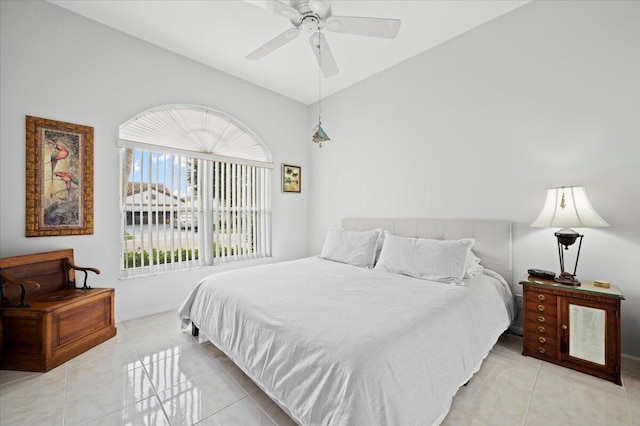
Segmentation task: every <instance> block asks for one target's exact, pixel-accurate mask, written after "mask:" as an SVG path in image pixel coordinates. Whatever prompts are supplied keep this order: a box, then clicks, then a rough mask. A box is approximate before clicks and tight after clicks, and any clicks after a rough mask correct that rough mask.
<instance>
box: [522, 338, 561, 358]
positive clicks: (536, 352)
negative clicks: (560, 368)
mask: <svg viewBox="0 0 640 426" xmlns="http://www.w3.org/2000/svg"><path fill="white" fill-rule="evenodd" d="M524 346H525V352H526V355H529V356H533V357H536V358H543V359H551V360H556V359H558V348H557V346H549V345H540V344H538V343H537V342H527V343H525V344H524Z"/></svg>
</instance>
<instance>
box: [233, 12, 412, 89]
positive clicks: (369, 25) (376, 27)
mask: <svg viewBox="0 0 640 426" xmlns="http://www.w3.org/2000/svg"><path fill="white" fill-rule="evenodd" d="M245 1H247V2H248V3H251V4H254V5H256V6H260V7H262V8H264V9H267V10H270V11H271V12H273V13H276V14H278V15H281V16H284V17H286V18H289V20H290V21H291V23H292V24H293V26H294V28H289V29H288V30H286V31H285V32H283V33H282V34H280V35H278V36H276V37H275V38H274V39H273V40H271V41H268V42H267V43H265V44H264V45H262V46H260V47H259V48H257V49H256V50H254V51H253V52H251V53H249V54H248V55H247V59H251V60H258V59H261V58H263V57H265V56H267V55H268V54H269V53H271V52H273V51H274V50H276V49H278V48H280V47H282V46H284V45H285V44H287V43H289V42H290V41H291V40H293V39H295V38H296V37H298V36H299V35H300V33H301V32H302V31H304V32H306V33H309V34H311V37H310V40H309V41H310V43H311V49H312V50H313V53H314V54H315V56H316V60H317V61H318V63H319V64H320V69H321V71H322V75H324V77H325V78H328V77H331V76H333V75H336V74H337V73H338V65H337V64H336V61H335V58H334V57H333V54H332V53H331V49H330V48H329V45H328V43H327V39H326V37H325V36H324V34H322V33H321V32H320V31H321V30H323V29H327V30H328V31H332V32H336V33H345V34H354V35H362V36H369V37H383V38H395V37H396V35H398V31H399V30H400V22H401V21H400V20H399V19H385V18H365V17H361V16H335V15H332V13H331V0H289V1H288V3H287V2H284V1H278V0H262V1H255V0H245ZM320 51H322V60H320Z"/></svg>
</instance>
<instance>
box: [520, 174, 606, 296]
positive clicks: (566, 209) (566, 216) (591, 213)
mask: <svg viewBox="0 0 640 426" xmlns="http://www.w3.org/2000/svg"><path fill="white" fill-rule="evenodd" d="M531 226H532V227H534V228H556V227H559V228H562V229H560V230H558V231H557V232H556V233H555V234H554V235H555V236H556V238H557V240H558V256H559V257H560V275H559V276H558V277H556V278H554V281H556V282H558V283H560V284H566V285H572V286H579V285H580V281H578V280H577V279H576V270H577V269H578V259H579V258H580V248H581V247H582V238H583V237H584V235H580V234H579V233H577V232H576V231H574V230H573V229H571V228H572V227H576V228H599V227H605V226H609V224H608V223H607V222H605V221H604V220H603V219H602V218H601V217H600V216H599V215H598V213H596V211H595V210H594V209H593V206H591V203H590V202H589V199H588V198H587V193H586V191H585V190H584V187H582V186H563V187H560V188H552V189H549V190H547V199H546V201H545V202H544V207H542V211H541V212H540V214H539V215H538V217H537V218H536V220H535V221H533V223H532V224H531ZM578 238H580V244H578V253H577V254H576V263H575V266H574V268H573V274H571V273H569V272H566V271H565V270H564V252H563V248H564V250H569V246H570V245H573V244H574V243H575V242H576V240H577V239H578Z"/></svg>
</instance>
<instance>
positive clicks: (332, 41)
mask: <svg viewBox="0 0 640 426" xmlns="http://www.w3.org/2000/svg"><path fill="white" fill-rule="evenodd" d="M49 1H50V2H51V3H54V4H56V5H58V6H60V7H63V8H65V9H68V10H70V11H73V12H75V13H78V14H80V15H83V16H85V17H87V18H90V19H93V20H95V21H98V22H100V23H103V24H105V25H107V26H109V27H113V28H115V29H117V30H120V31H122V32H124V33H127V34H130V35H132V36H134V37H137V38H140V39H142V40H145V41H147V42H149V43H152V44H155V45H157V46H161V47H163V48H165V49H168V50H170V51H173V52H175V53H178V54H180V55H183V56H186V57H188V58H191V59H193V60H195V61H198V62H201V63H203V64H206V65H208V66H211V67H213V68H216V69H218V70H221V71H224V72H227V73H229V74H233V75H235V76H237V77H239V78H242V79H244V80H247V81H250V82H252V83H254V84H257V85H259V86H262V87H265V88H267V89H270V90H273V91H274V92H277V93H280V94H282V95H284V96H287V97H289V98H292V99H295V100H297V101H299V102H302V103H304V104H307V105H309V104H312V103H314V102H316V101H317V100H318V65H317V62H316V60H315V57H314V54H313V51H312V50H311V47H310V44H309V40H308V37H309V36H308V35H307V34H306V33H302V35H301V36H300V37H298V38H296V39H295V40H293V41H291V42H290V43H288V44H287V45H285V46H283V47H281V48H280V49H278V50H277V51H275V52H273V53H271V54H270V55H268V56H266V57H264V58H263V59H261V60H259V61H250V60H247V59H246V58H245V56H246V55H247V54H248V53H250V52H252V51H253V50H254V49H256V48H258V47H260V46H262V45H263V44H264V43H266V42H267V41H269V40H271V39H272V38H274V37H275V36H277V35H278V34H280V33H282V32H283V31H285V30H286V29H289V28H293V26H292V24H291V22H289V20H288V19H287V18H284V17H282V16H280V15H276V14H274V13H272V12H270V11H267V10H265V9H263V8H260V7H258V6H255V5H254V4H251V2H246V1H243V0H208V1H202V0H199V1H194V0H173V1H166V0H92V1H77V0H72V1H70V0H49ZM529 1H531V0H493V1H486V0H462V1H455V0H372V1H364V0H334V1H333V3H332V9H333V14H334V15H343V16H368V17H376V18H395V19H401V20H402V26H401V28H400V32H399V34H398V36H397V37H396V38H395V39H392V40H389V39H383V38H374V37H363V36H356V35H348V34H339V33H334V32H325V36H326V37H327V40H328V43H329V45H330V47H331V51H332V52H333V55H334V57H335V59H336V62H337V64H338V67H339V69H340V72H339V73H338V74H337V75H335V76H333V77H330V78H328V79H323V81H322V96H323V97H325V96H328V95H330V94H333V93H336V92H338V91H339V90H342V89H344V88H345V87H348V86H350V85H352V84H355V83H357V82H359V81H361V80H364V79H365V78H367V77H370V76H372V75H374V74H376V73H378V72H380V71H382V70H385V69H387V68H389V67H392V66H393V65H395V64H397V63H399V62H402V61H404V60H406V59H409V58H411V57H412V56H415V55H417V54H419V53H421V52H424V51H425V50H427V49H430V48H432V47H434V46H436V45H438V44H441V43H443V42H445V41H447V40H449V39H451V38H453V37H455V36H457V35H460V34H462V33H464V32H466V31H469V30H470V29H472V28H475V27H477V26H479V25H481V24H483V23H485V22H487V21H490V20H492V19H494V18H496V17H498V16H500V15H503V14H505V13H507V12H509V11H511V10H513V9H516V8H518V7H520V6H522V5H524V4H526V3H528V2H529ZM285 2H286V0H285ZM323 32H324V31H323Z"/></svg>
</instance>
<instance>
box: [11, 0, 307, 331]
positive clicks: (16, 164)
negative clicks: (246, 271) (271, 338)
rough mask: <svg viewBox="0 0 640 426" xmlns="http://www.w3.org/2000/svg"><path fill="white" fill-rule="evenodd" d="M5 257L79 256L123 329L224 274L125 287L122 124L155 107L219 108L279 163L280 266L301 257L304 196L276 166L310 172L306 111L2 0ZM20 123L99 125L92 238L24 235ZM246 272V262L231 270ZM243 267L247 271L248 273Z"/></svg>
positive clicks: (127, 40)
mask: <svg viewBox="0 0 640 426" xmlns="http://www.w3.org/2000/svg"><path fill="white" fill-rule="evenodd" d="M0 15H1V24H0V31H1V33H0V34H1V45H0V51H1V56H0V67H1V68H0V75H1V86H0V92H1V94H2V100H1V105H0V106H1V114H0V120H1V121H0V123H1V124H0V128H1V129H0V203H1V210H0V212H1V214H0V256H1V257H5V256H12V255H16V254H26V253H35V252H40V251H47V250H56V249H60V248H67V247H72V248H74V249H75V253H76V259H75V260H76V263H77V264H78V265H81V266H94V267H97V268H99V269H101V271H102V274H101V275H100V276H98V277H95V278H93V279H92V280H91V281H90V284H92V285H94V286H105V287H107V286H108V287H115V288H116V318H117V320H118V321H122V320H123V319H127V318H132V317H135V316H139V315H143V314H146V313H151V312H156V311H160V310H165V309H169V308H173V307H177V306H178V304H179V303H180V302H181V301H182V300H183V299H184V298H185V297H186V295H187V294H188V292H189V290H191V288H193V287H194V286H195V284H196V283H197V281H198V280H199V279H200V278H201V277H203V276H205V275H206V274H208V273H211V272H213V271H219V270H221V269H224V268H223V267H217V268H205V269H199V270H195V271H190V272H186V273H172V274H166V275H158V276H154V277H148V278H139V279H130V280H124V281H120V280H119V276H118V270H119V260H118V250H119V244H120V243H119V238H118V235H119V233H120V229H119V223H120V222H119V211H118V210H119V207H118V206H119V201H118V200H119V187H118V185H119V184H118V179H119V177H118V170H119V166H118V150H117V149H116V139H117V136H118V126H119V125H120V124H122V123H124V122H125V121H126V120H128V119H129V118H131V117H133V116H135V115H136V114H138V113H140V112H142V111H144V110H146V109H148V108H151V107H155V106H159V105H165V104H173V103H190V104H197V105H204V106H208V107H211V108H214V109H217V110H220V111H223V112H225V113H227V114H229V115H230V116H232V117H234V118H236V119H237V120H239V121H240V122H242V123H244V124H245V125H247V126H248V127H249V128H251V129H252V130H253V131H255V132H256V134H258V135H259V136H260V137H261V138H262V140H263V141H264V142H265V144H266V145H267V146H268V148H269V149H270V151H271V153H272V154H273V161H274V164H275V166H276V167H275V169H274V171H273V175H272V176H273V180H272V183H271V186H272V191H271V194H272V207H273V210H272V211H273V259H272V260H274V261H275V260H286V259H292V258H297V257H302V256H305V255H306V252H307V245H308V241H307V232H308V226H309V222H308V216H309V209H308V206H309V201H308V194H309V191H308V190H307V188H306V179H303V180H302V182H303V186H304V187H303V191H302V194H283V193H281V192H280V165H281V164H282V163H288V164H296V165H301V166H302V170H303V173H305V172H306V171H307V170H308V157H309V146H308V144H305V143H303V142H302V141H305V140H308V134H309V128H308V107H307V106H305V105H303V104H300V103H297V102H295V101H292V100H290V99H288V98H285V97H282V96H279V95H277V94H275V93H273V92H270V91H267V90H265V89H262V88H259V87H258V86H255V85H252V84H249V83H247V82H245V81H243V80H239V79H237V78H235V77H233V76H230V75H228V74H224V73H222V72H219V71H216V70H212V69H211V68H208V67H205V66H204V65H201V64H198V63H196V62H193V61H190V60H188V59H185V58H183V57H181V56H178V55H175V54H173V53H171V52H168V51H166V50H163V49H160V48H158V47H156V46H153V45H150V44H148V43H145V42H143V41H140V40H138V39H135V38H132V37H130V36H127V35H125V34H123V33H120V32H118V31H115V30H113V29H110V28H107V27H105V26H103V25H101V24H98V23H95V22H93V21H90V20H88V19H86V18H83V17H80V16H78V15H75V14H73V13H71V12H69V11H66V10H64V9H61V8H59V7H57V6H54V5H51V4H49V3H45V2H31V1H25V2H17V1H16V2H13V1H12V2H5V1H2V2H0ZM25 115H32V116H36V117H43V118H49V119H54V120H59V121H66V122H72V123H77V124H83V125H88V126H93V127H94V143H95V149H94V153H95V186H94V193H95V197H94V199H95V233H94V235H91V236H75V237H39V238H25V236H24V235H25V231H24V229H25V220H24V211H25V183H24V173H25ZM238 266H242V265H239V264H234V265H230V266H229V267H238ZM244 266H246V265H244Z"/></svg>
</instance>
